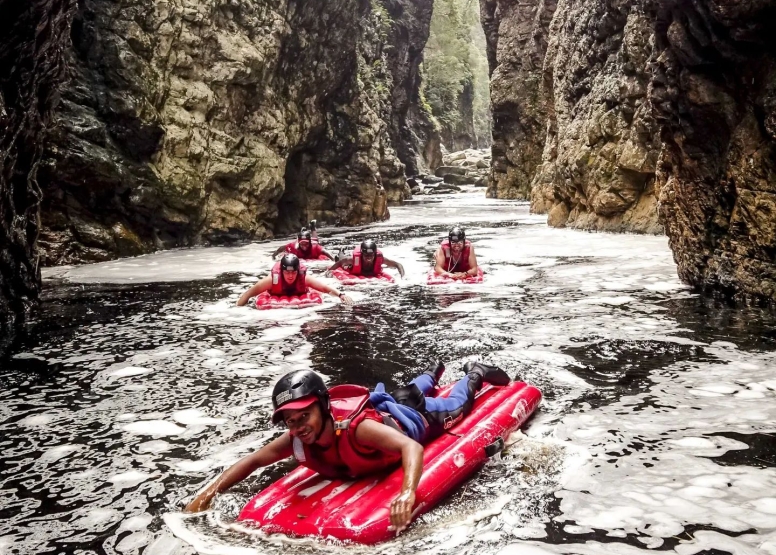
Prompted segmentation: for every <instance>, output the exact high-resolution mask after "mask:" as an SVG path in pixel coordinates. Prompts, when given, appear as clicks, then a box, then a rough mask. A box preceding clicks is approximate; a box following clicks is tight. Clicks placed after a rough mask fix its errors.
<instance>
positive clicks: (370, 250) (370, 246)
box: [361, 239, 377, 254]
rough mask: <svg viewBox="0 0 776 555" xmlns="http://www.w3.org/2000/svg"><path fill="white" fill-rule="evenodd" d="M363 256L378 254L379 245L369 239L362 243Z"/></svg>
mask: <svg viewBox="0 0 776 555" xmlns="http://www.w3.org/2000/svg"><path fill="white" fill-rule="evenodd" d="M361 254H377V243H375V242H374V241H373V240H372V239H367V240H366V241H364V242H363V243H361Z"/></svg>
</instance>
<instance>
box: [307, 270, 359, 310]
mask: <svg viewBox="0 0 776 555" xmlns="http://www.w3.org/2000/svg"><path fill="white" fill-rule="evenodd" d="M306 281H307V286H308V287H312V288H313V289H317V290H318V291H323V292H324V293H328V294H329V295H333V296H335V297H339V299H340V300H341V301H342V303H343V304H353V299H351V298H350V297H348V296H347V295H345V294H344V293H340V292H339V291H337V290H336V289H334V288H333V287H329V286H328V285H326V284H325V283H323V282H322V281H318V280H317V279H315V278H314V277H311V276H306Z"/></svg>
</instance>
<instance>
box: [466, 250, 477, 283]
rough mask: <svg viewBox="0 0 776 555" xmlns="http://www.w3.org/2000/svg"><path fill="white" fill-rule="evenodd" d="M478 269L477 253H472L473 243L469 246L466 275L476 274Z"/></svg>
mask: <svg viewBox="0 0 776 555" xmlns="http://www.w3.org/2000/svg"><path fill="white" fill-rule="evenodd" d="M477 271H478V266H477V255H476V254H474V245H472V246H471V247H469V269H468V270H466V275H467V276H476V275H477Z"/></svg>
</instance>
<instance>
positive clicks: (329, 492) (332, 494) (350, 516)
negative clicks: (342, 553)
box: [238, 382, 542, 544]
mask: <svg viewBox="0 0 776 555" xmlns="http://www.w3.org/2000/svg"><path fill="white" fill-rule="evenodd" d="M451 388H452V386H447V387H446V388H443V389H442V390H441V392H440V395H446V394H447V393H448V392H449V390H450V389H451ZM541 398H542V394H541V392H540V391H539V390H538V389H537V388H535V387H533V386H531V385H528V384H526V383H524V382H512V383H510V384H509V385H506V386H501V387H499V386H494V385H491V384H485V386H484V387H483V388H482V390H480V392H479V393H478V394H477V397H476V398H475V400H474V407H473V409H472V412H471V414H469V415H468V416H467V417H466V418H464V419H463V420H462V421H461V422H459V423H458V424H456V425H455V426H453V427H452V428H451V429H450V430H448V432H449V433H444V434H442V435H441V436H440V437H438V438H437V439H435V440H434V441H432V442H430V443H429V444H427V445H426V446H425V448H424V455H423V475H422V476H421V479H420V483H419V485H418V489H417V491H416V492H415V499H416V501H415V509H414V512H413V519H414V518H416V517H417V516H418V515H420V514H422V513H425V512H427V511H429V510H431V509H432V508H433V507H434V506H435V505H436V504H437V503H439V502H440V501H442V500H443V499H444V498H445V497H446V496H447V495H449V493H450V491H451V490H453V489H454V488H456V487H457V486H458V485H459V484H461V483H462V482H463V481H464V480H466V479H467V478H468V477H469V476H471V475H472V474H473V473H474V472H476V471H477V470H478V469H480V468H481V467H482V466H483V465H484V464H485V462H486V461H487V459H488V453H487V452H486V447H489V446H491V445H494V444H497V443H498V441H499V440H500V439H503V440H506V438H507V436H508V435H509V434H510V433H512V432H513V431H515V430H516V429H517V428H519V427H520V426H522V425H523V424H524V423H525V421H526V420H527V419H528V417H529V416H531V414H532V413H533V412H534V410H536V407H537V406H538V405H539V401H541ZM502 446H503V445H502ZM491 454H492V453H491ZM403 477H404V472H403V471H402V469H401V467H399V468H396V469H394V470H391V471H387V472H385V473H383V474H377V475H372V476H367V477H363V478H357V479H352V480H338V479H329V478H324V477H322V476H321V475H320V474H318V473H317V472H315V471H313V470H310V469H308V468H305V467H303V466H300V467H298V468H297V469H296V470H293V471H292V472H290V473H289V474H287V475H286V476H285V477H283V478H281V479H280V480H278V481H277V482H275V483H274V484H272V485H270V486H269V487H267V488H266V489H265V490H263V491H262V492H261V493H259V494H258V495H256V496H255V497H254V498H253V499H251V500H250V501H249V502H248V504H247V505H245V507H244V508H243V510H242V512H241V513H240V515H239V517H238V520H239V521H242V522H244V523H246V524H251V525H252V526H256V527H259V528H261V529H262V530H263V531H264V532H266V533H283V534H288V535H292V536H317V537H321V538H336V539H338V540H342V541H352V542H356V543H361V544H374V543H378V542H381V541H385V540H388V539H391V538H392V537H395V532H393V531H391V530H389V529H388V526H389V524H390V503H391V501H392V500H393V499H394V498H395V497H396V496H397V495H398V494H399V492H400V490H401V485H402V479H403Z"/></svg>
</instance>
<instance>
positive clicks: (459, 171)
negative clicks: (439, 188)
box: [434, 166, 466, 177]
mask: <svg viewBox="0 0 776 555" xmlns="http://www.w3.org/2000/svg"><path fill="white" fill-rule="evenodd" d="M434 175H436V176H437V177H445V176H447V175H466V168H462V167H459V166H439V167H438V168H437V169H436V171H435V172H434Z"/></svg>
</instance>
